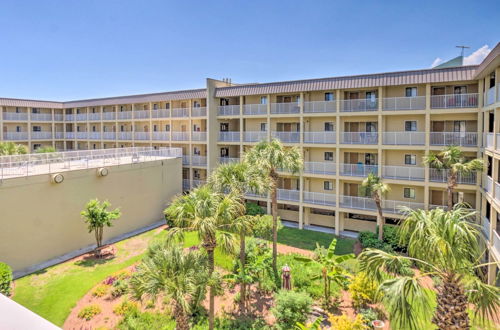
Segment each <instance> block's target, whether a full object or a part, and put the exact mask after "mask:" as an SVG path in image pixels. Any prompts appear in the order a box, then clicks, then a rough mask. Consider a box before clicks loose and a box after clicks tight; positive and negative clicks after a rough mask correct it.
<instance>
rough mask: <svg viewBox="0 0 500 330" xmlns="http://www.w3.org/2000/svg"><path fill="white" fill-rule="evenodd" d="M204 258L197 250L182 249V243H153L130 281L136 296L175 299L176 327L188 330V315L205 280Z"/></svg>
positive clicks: (180, 329) (140, 297) (179, 329)
mask: <svg viewBox="0 0 500 330" xmlns="http://www.w3.org/2000/svg"><path fill="white" fill-rule="evenodd" d="M204 268H206V257H205V256H204V255H202V254H200V252H199V251H193V250H189V251H186V252H185V251H184V250H183V248H182V246H179V245H173V246H169V247H164V246H159V245H158V246H156V247H155V248H154V249H152V250H151V251H150V254H149V256H148V257H147V258H146V259H144V260H143V261H142V262H141V264H140V265H139V266H138V268H137V272H136V273H135V274H134V276H133V277H132V279H131V280H130V284H131V287H132V290H133V292H134V293H135V296H136V297H137V298H139V299H142V298H143V297H144V296H147V297H150V298H152V299H155V298H156V296H157V295H158V294H160V293H161V294H164V295H165V296H166V297H167V298H170V299H172V300H173V301H174V311H173V312H174V316H175V321H176V329H178V330H185V329H189V323H188V321H189V314H190V313H191V312H192V303H193V300H195V299H196V298H195V296H196V294H197V291H198V290H199V288H200V287H202V286H204V285H205V283H206V281H207V276H205V274H206V272H204V271H203V269H204Z"/></svg>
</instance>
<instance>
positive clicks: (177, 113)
mask: <svg viewBox="0 0 500 330" xmlns="http://www.w3.org/2000/svg"><path fill="white" fill-rule="evenodd" d="M172 117H189V109H188V108H176V109H172Z"/></svg>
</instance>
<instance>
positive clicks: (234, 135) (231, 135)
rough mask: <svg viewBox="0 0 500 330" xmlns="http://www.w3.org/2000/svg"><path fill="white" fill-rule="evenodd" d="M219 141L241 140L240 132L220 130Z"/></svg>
mask: <svg viewBox="0 0 500 330" xmlns="http://www.w3.org/2000/svg"><path fill="white" fill-rule="evenodd" d="M219 141H221V142H239V141H240V132H219Z"/></svg>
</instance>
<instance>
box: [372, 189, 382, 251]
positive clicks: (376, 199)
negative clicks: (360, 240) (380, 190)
mask: <svg viewBox="0 0 500 330" xmlns="http://www.w3.org/2000/svg"><path fill="white" fill-rule="evenodd" d="M373 199H374V200H375V205H377V212H378V217H377V226H378V240H379V241H382V240H383V239H384V215H383V212H382V203H381V201H380V197H378V196H374V197H373Z"/></svg>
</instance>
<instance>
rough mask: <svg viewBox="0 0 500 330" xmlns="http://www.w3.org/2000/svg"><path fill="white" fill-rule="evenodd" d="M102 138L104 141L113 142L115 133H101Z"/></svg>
mask: <svg viewBox="0 0 500 330" xmlns="http://www.w3.org/2000/svg"><path fill="white" fill-rule="evenodd" d="M102 138H103V139H104V140H115V139H116V133H115V132H103V133H102Z"/></svg>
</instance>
